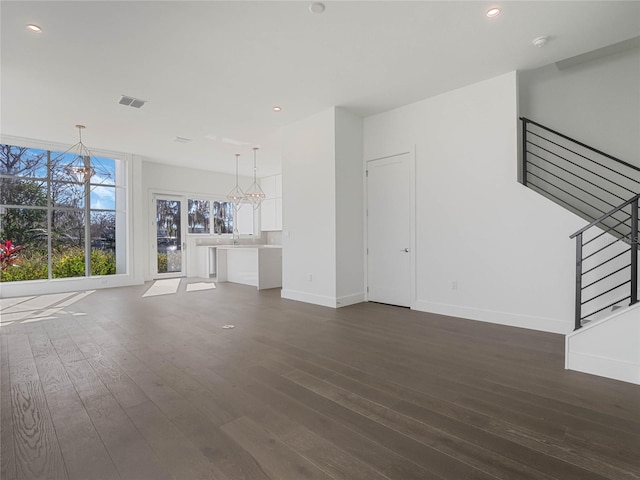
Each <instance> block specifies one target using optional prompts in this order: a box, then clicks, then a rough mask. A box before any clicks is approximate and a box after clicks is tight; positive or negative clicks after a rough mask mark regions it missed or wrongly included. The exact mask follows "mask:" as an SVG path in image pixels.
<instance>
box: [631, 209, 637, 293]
mask: <svg viewBox="0 0 640 480" xmlns="http://www.w3.org/2000/svg"><path fill="white" fill-rule="evenodd" d="M634 303H638V198H636V199H635V200H634V201H633V202H631V303H630V305H633V304H634Z"/></svg>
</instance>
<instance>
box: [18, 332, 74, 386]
mask: <svg viewBox="0 0 640 480" xmlns="http://www.w3.org/2000/svg"><path fill="white" fill-rule="evenodd" d="M28 337H29V343H30V345H31V350H32V352H33V359H34V361H35V364H36V369H37V371H38V376H39V378H40V383H42V388H43V389H44V391H45V393H50V392H55V391H58V390H62V389H65V388H69V387H71V386H72V383H71V380H70V379H69V376H68V375H67V371H66V369H65V368H64V365H62V362H61V361H60V358H59V357H58V354H57V352H56V350H55V348H54V346H53V344H52V343H51V340H50V339H49V336H48V335H46V334H30V335H29V336H28Z"/></svg>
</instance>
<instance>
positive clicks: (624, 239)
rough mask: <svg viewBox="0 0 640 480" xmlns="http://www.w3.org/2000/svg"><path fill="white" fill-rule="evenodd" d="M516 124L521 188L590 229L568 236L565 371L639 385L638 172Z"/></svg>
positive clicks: (530, 125) (556, 135)
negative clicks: (570, 270)
mask: <svg viewBox="0 0 640 480" xmlns="http://www.w3.org/2000/svg"><path fill="white" fill-rule="evenodd" d="M520 120H521V121H522V163H521V172H520V173H521V182H522V184H523V185H525V186H527V187H528V188H531V189H532V190H535V191H536V192H538V193H540V194H541V195H543V196H545V197H547V198H548V199H550V200H552V201H553V202H555V203H557V204H558V205H560V206H562V207H564V208H566V209H568V210H570V211H571V212H573V213H575V214H576V215H578V216H580V217H582V218H583V219H584V220H586V221H587V222H589V223H588V225H586V226H585V227H584V228H582V229H580V230H579V231H577V232H575V233H574V234H572V235H571V238H574V239H575V241H576V257H575V261H576V280H575V282H576V290H575V292H576V294H575V331H574V333H573V334H570V335H569V336H568V337H567V350H566V361H567V368H571V369H574V370H580V371H585V372H588V373H594V374H596V375H604V376H609V377H611V378H616V379H619V380H624V381H630V382H633V383H639V384H640V308H637V307H639V306H640V305H639V304H638V293H639V292H638V289H639V286H640V284H639V272H638V250H639V248H640V245H639V243H638V237H639V236H640V233H639V230H638V217H639V203H640V194H639V193H638V192H640V168H639V167H637V166H635V165H632V164H629V163H627V162H624V161H622V160H620V159H617V158H615V157H613V156H611V155H609V154H607V153H604V152H602V151H600V150H598V149H595V148H593V147H590V146H588V145H586V144H585V143H583V142H580V141H578V140H575V139H573V138H571V137H569V136H567V135H564V134H562V133H560V132H557V131H555V130H553V129H551V128H549V127H546V126H544V125H541V124H539V123H537V122H534V121H532V120H530V119H527V118H524V117H522V118H521V119H520ZM585 326H588V329H587V328H585V330H584V332H581V331H580V329H582V328H583V327H585ZM587 330H588V331H587ZM612 338H613V339H614V341H611V339H612ZM621 338H622V339H623V340H622V341H618V340H617V339H621ZM599 339H601V340H603V341H605V343H607V344H608V345H603V342H602V341H599ZM621 346H622V347H621Z"/></svg>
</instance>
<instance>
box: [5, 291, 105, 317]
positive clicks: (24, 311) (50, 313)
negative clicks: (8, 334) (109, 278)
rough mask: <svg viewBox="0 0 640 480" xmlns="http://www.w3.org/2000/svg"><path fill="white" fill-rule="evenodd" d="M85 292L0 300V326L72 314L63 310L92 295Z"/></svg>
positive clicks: (89, 292) (90, 292)
mask: <svg viewBox="0 0 640 480" xmlns="http://www.w3.org/2000/svg"><path fill="white" fill-rule="evenodd" d="M94 292H95V290H89V291H86V292H68V293H54V294H50V295H38V296H29V297H15V298H2V299H0V326H7V325H10V324H12V323H15V322H20V323H31V322H41V321H42V320H51V319H54V318H58V317H59V316H60V315H61V314H62V315H64V314H72V315H75V313H73V312H69V311H66V310H63V309H64V308H65V307H69V306H71V305H73V304H74V303H76V302H77V301H79V300H82V299H83V298H85V297H87V296H88V295H91V294H92V293H94Z"/></svg>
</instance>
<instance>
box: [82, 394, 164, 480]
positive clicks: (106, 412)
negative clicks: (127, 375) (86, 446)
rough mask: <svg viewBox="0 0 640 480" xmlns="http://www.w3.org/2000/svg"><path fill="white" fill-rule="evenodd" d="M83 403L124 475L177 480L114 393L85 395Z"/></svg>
mask: <svg viewBox="0 0 640 480" xmlns="http://www.w3.org/2000/svg"><path fill="white" fill-rule="evenodd" d="M81 397H82V402H83V404H84V406H85V408H86V410H87V413H88V414H89V417H90V418H91V421H92V422H93V424H94V425H95V427H96V430H97V432H98V434H99V435H100V437H101V438H102V441H103V442H104V444H105V446H106V448H107V451H108V452H109V455H110V457H111V458H112V460H113V463H114V464H115V466H116V468H117V469H118V472H119V473H120V476H121V477H122V478H123V479H127V480H128V479H136V480H175V479H174V477H173V476H172V475H171V474H170V473H169V472H168V471H166V470H165V469H164V468H162V466H161V464H160V462H159V460H158V458H157V457H156V456H155V455H154V453H153V451H152V450H151V448H150V447H149V445H148V444H147V442H146V441H145V440H144V438H143V437H142V435H140V432H139V431H138V430H137V429H136V427H135V426H134V425H133V423H132V422H131V420H130V419H129V417H128V416H127V415H126V413H125V412H124V410H123V409H122V407H121V406H120V405H119V404H118V402H117V401H116V399H115V398H114V397H113V396H112V395H111V393H110V392H108V391H107V392H106V393H105V394H102V395H92V396H82V394H81Z"/></svg>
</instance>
